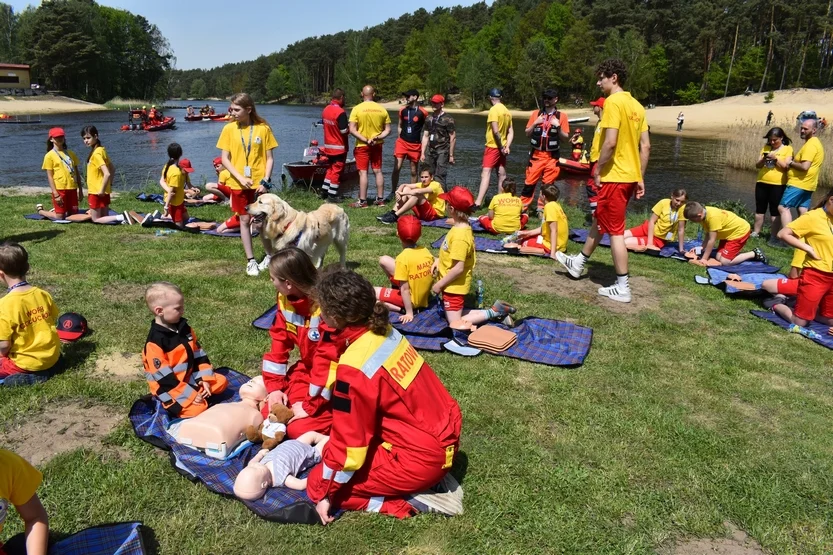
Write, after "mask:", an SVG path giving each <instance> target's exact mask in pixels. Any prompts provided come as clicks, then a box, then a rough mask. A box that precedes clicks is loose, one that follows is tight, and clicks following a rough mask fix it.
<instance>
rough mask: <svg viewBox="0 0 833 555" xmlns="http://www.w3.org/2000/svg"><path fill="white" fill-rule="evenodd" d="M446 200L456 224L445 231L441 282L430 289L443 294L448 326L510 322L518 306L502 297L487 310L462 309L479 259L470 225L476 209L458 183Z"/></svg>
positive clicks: (437, 263)
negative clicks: (470, 219)
mask: <svg viewBox="0 0 833 555" xmlns="http://www.w3.org/2000/svg"><path fill="white" fill-rule="evenodd" d="M440 198H442V199H444V200H445V201H446V203H447V207H448V213H449V215H450V216H451V218H452V219H453V220H454V227H452V228H451V230H450V231H449V232H448V234H446V236H445V240H444V241H443V244H442V246H441V247H440V258H439V260H438V261H437V262H435V263H434V268H432V273H433V271H434V269H435V268H436V270H437V271H438V274H439V278H440V279H439V281H437V283H435V284H434V286H433V287H432V288H431V291H433V292H434V294H435V295H442V298H443V308H444V309H445V318H446V320H448V325H449V326H451V327H452V328H456V329H469V328H471V327H472V326H474V325H476V324H482V323H483V322H487V321H489V320H505V321H506V323H507V324H508V325H511V318H508V317H509V315H510V314H514V313H515V307H513V306H512V305H510V304H508V303H505V302H503V301H501V300H497V301H495V303H494V304H493V305H492V307H491V308H489V309H486V310H468V309H464V308H463V302H464V299H465V297H466V295H467V294H468V293H469V291H471V281H472V274H473V272H474V264H475V261H476V257H475V253H474V234H473V233H472V230H471V226H470V225H469V214H471V212H472V211H473V210H474V197H473V196H472V194H471V192H470V191H469V190H468V189H466V188H465V187H460V186H459V185H458V186H456V187H453V188H452V189H451V190H450V191H449V192H447V193H443V194H442V195H440Z"/></svg>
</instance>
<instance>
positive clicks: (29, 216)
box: [23, 210, 121, 225]
mask: <svg viewBox="0 0 833 555" xmlns="http://www.w3.org/2000/svg"><path fill="white" fill-rule="evenodd" d="M79 214H83V212H79ZM107 215H108V216H118V215H119V213H118V212H115V211H113V210H110V212H109V213H108V214H107ZM23 217H24V218H26V219H27V220H46V221H49V222H52V223H53V224H93V223H95V222H94V221H92V220H87V221H86V222H73V221H72V220H50V219H49V218H47V217H46V216H41V215H40V214H24V215H23ZM96 225H121V224H120V223H119V222H108V223H106V224H96Z"/></svg>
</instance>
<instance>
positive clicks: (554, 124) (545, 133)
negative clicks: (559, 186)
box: [521, 89, 570, 212]
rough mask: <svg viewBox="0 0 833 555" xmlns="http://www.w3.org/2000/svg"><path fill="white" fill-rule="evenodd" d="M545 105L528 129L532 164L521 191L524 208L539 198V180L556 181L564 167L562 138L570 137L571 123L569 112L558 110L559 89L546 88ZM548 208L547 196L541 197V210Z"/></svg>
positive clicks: (539, 208) (539, 207) (527, 208)
mask: <svg viewBox="0 0 833 555" xmlns="http://www.w3.org/2000/svg"><path fill="white" fill-rule="evenodd" d="M541 96H542V99H543V104H544V107H543V108H542V109H541V110H535V111H534V112H532V115H530V117H529V122H528V123H527V124H526V129H524V132H525V133H526V136H527V137H529V142H530V146H529V164H528V165H527V168H526V178H525V182H524V183H525V184H524V188H523V190H522V191H521V202H522V203H523V210H524V212H526V211H527V210H529V207H530V205H531V204H532V199H533V198H535V187H536V185H538V181H542V180H543V184H544V185H554V184H555V180H556V179H558V174H559V172H560V171H561V170H560V168H559V167H558V158H559V157H560V156H561V150H560V149H561V143H560V141H561V139H565V140H566V139H569V138H570V134H569V133H570V123H569V122H568V120H567V114H565V113H564V112H561V111H559V110H558V107H557V106H556V104H557V103H558V91H556V90H555V89H544V92H543V93H542V95H541ZM543 210H544V198H543V197H539V198H538V212H542V211H543Z"/></svg>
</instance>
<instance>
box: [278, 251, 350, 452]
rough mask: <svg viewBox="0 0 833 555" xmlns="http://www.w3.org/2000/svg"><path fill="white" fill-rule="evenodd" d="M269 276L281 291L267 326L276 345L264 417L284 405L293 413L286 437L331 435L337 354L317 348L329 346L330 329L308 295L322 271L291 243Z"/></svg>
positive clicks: (281, 253)
mask: <svg viewBox="0 0 833 555" xmlns="http://www.w3.org/2000/svg"><path fill="white" fill-rule="evenodd" d="M269 277H270V278H271V280H272V285H274V286H275V289H276V290H277V304H278V311H277V313H276V314H275V322H274V323H273V324H272V327H271V328H270V329H269V335H270V336H271V337H272V345H271V347H270V349H269V352H268V353H266V354H264V355H263V364H262V367H261V371H262V373H263V383H264V385H265V386H266V391H267V392H268V393H269V395H268V397H267V403H266V405H265V406H264V407H263V415H264V417H265V416H266V415H267V414H268V411H269V408H270V407H271V405H272V404H274V403H281V404H283V405H286V406H289V407H292V411H293V412H294V413H295V418H294V419H293V420H292V422H290V424H289V425H288V426H287V428H286V435H287V437H289V438H296V437H299V436H300V435H301V434H303V433H304V432H308V431H315V432H319V433H322V434H327V433H329V431H330V426H331V424H332V420H333V415H332V411H331V409H330V403H329V400H330V395H331V391H330V390H331V389H332V385H333V384H332V380H331V379H330V362H332V361H333V360H335V358H336V356H335V355H331V356H330V355H326V354H325V351H326V349H324V350H322V352H319V348H320V347H322V346H323V345H325V344H326V345H328V346H329V343H328V341H327V339H328V337H325V336H327V335H328V334H329V333H330V332H331V331H332V330H331V329H330V328H329V327H328V326H327V325H326V324H324V323H323V322H321V309H320V308H318V305H317V304H316V303H315V301H314V300H313V299H312V298H311V297H310V294H311V292H312V288H313V286H314V285H315V280H316V279H317V278H318V270H317V269H316V268H315V266H314V265H313V263H312V261H311V260H310V258H309V255H307V253H305V252H304V251H302V250H301V249H298V248H295V247H289V248H286V249H281V250H279V251H278V252H277V253H276V254H275V255H274V256H272V259H271V260H270V261H269ZM295 347H297V348H298V351H299V354H300V359H299V360H298V361H297V362H295V364H293V365H291V366H290V365H289V354H290V353H291V352H292V351H293V350H294V349H295ZM321 357H323V359H322V358H321Z"/></svg>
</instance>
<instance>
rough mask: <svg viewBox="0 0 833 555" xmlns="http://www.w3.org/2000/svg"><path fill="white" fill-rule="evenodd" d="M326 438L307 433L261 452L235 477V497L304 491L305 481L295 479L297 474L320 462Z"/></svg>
mask: <svg viewBox="0 0 833 555" xmlns="http://www.w3.org/2000/svg"><path fill="white" fill-rule="evenodd" d="M329 439H330V438H329V436H325V435H323V434H319V433H318V432H306V433H304V434H302V435H301V436H300V437H299V438H298V439H288V440H286V441H284V442H283V443H281V444H280V445H278V446H277V447H275V448H274V449H272V450H271V451H268V450H266V449H262V450H261V451H260V452H259V453H258V454H257V455H255V457H254V458H253V459H252V460H251V461H249V464H248V465H246V468H244V469H243V470H241V471H240V474H238V475H237V478H236V479H235V480H234V495H236V496H237V497H239V498H240V499H244V500H246V501H254V500H255V499H260V498H261V497H263V496H264V495H265V494H266V490H267V489H269V488H275V487H281V486H285V487H287V488H290V489H294V490H298V491H303V490H305V489H307V479H306V478H298V475H299V474H302V473H303V472H304V471H305V470H307V469H309V468H312V467H313V466H315V465H316V464H318V463H319V462H321V451H323V450H324V446H325V445H326V444H327V441H328V440H329Z"/></svg>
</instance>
